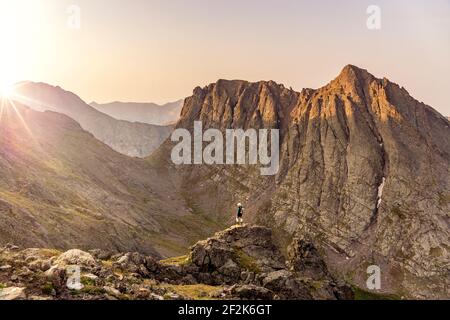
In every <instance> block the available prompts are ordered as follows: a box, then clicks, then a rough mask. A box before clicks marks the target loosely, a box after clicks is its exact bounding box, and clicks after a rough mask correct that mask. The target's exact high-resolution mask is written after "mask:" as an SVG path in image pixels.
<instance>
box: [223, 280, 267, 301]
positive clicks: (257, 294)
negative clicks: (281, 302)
mask: <svg viewBox="0 0 450 320" xmlns="http://www.w3.org/2000/svg"><path fill="white" fill-rule="evenodd" d="M229 293H230V294H231V296H232V297H233V298H238V299H245V300H271V299H273V293H272V292H271V291H270V290H268V289H266V288H263V287H259V286H256V285H252V284H246V285H238V286H233V287H232V288H231V289H230V291H229Z"/></svg>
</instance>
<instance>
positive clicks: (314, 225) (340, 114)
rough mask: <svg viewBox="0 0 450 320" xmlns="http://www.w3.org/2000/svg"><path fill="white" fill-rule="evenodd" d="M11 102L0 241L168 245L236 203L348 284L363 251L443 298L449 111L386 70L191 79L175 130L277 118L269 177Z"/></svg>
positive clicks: (388, 271)
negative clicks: (302, 80) (176, 161)
mask: <svg viewBox="0 0 450 320" xmlns="http://www.w3.org/2000/svg"><path fill="white" fill-rule="evenodd" d="M30 86H31V87H28V88H29V89H28V90H29V91H28V92H27V91H22V94H23V96H25V95H27V96H28V97H30V96H31V97H32V99H33V100H40V101H44V102H45V104H47V105H56V106H58V110H59V111H60V112H61V113H66V114H68V113H70V114H72V116H73V118H74V119H75V118H78V119H79V122H80V123H81V122H83V121H86V123H88V124H89V125H90V126H89V128H90V129H88V126H87V125H86V127H84V126H83V125H82V126H83V128H84V129H85V130H87V131H91V130H92V131H94V130H96V126H97V125H98V127H99V128H101V129H102V130H107V129H108V128H109V127H108V123H110V124H111V125H112V126H118V125H117V124H116V122H115V121H118V120H115V119H112V118H111V117H109V116H107V115H103V114H101V113H100V112H99V111H96V110H94V111H92V110H93V108H91V107H89V106H88V105H86V104H85V103H83V102H82V101H81V102H80V99H79V98H77V97H76V96H74V95H73V94H70V93H67V92H65V91H62V90H61V89H58V88H56V89H55V88H54V87H48V86H46V85H36V84H31V85H30ZM36 86H38V87H37V88H36ZM24 88H26V86H25V87H24ZM41 88H44V89H41ZM36 92H38V93H36ZM55 93H56V95H55ZM24 103H25V104H27V103H30V102H29V101H28V102H26V101H24ZM39 105H41V106H42V104H38V106H39ZM34 107H35V108H36V105H35V106H34ZM47 108H48V106H47V107H46V109H47ZM18 109H19V112H20V114H21V115H22V118H23V120H24V122H25V123H26V124H27V125H28V127H29V130H26V129H25V127H24V126H23V122H22V121H21V119H20V117H18V116H16V115H14V114H13V113H11V114H9V116H7V117H3V118H2V123H1V127H2V130H3V132H2V135H1V137H0V139H1V140H2V141H1V144H0V177H1V178H0V183H1V184H0V192H1V193H0V199H1V202H0V203H1V206H0V214H1V215H2V217H5V218H4V219H1V220H0V227H1V228H2V230H6V231H5V232H4V233H2V235H1V238H0V242H2V243H6V242H15V243H17V244H20V245H24V246H47V247H58V248H66V249H68V248H72V247H74V246H77V244H78V245H80V246H82V247H83V248H84V249H89V248H98V247H100V248H103V247H106V248H113V249H117V250H119V251H126V250H129V251H142V252H148V253H151V252H157V253H159V254H160V255H164V256H168V255H171V254H177V253H180V252H182V251H183V250H187V248H188V246H189V245H192V244H193V243H194V242H195V241H196V240H199V239H203V238H205V235H208V234H212V232H213V231H217V230H220V229H222V228H223V227H224V226H225V225H226V224H231V223H232V221H233V213H234V209H235V204H236V203H237V202H243V203H244V206H245V208H246V211H245V212H246V217H245V218H246V219H247V220H250V221H251V222H257V223H258V224H263V225H266V226H269V227H271V228H272V230H273V231H274V234H275V237H276V239H277V242H278V243H279V244H280V245H281V247H283V248H286V247H287V246H288V244H290V243H291V241H292V238H293V237H294V236H297V237H300V238H305V239H308V241H310V242H311V243H313V244H314V245H315V246H316V247H317V248H318V250H319V251H320V252H321V254H322V255H323V256H324V258H325V260H326V263H327V265H328V266H329V268H330V272H332V273H333V274H334V275H336V276H337V277H339V278H342V279H346V280H348V281H350V282H351V283H352V284H355V285H359V286H364V285H365V280H366V276H367V273H366V268H367V266H368V265H370V264H377V265H379V266H380V267H381V270H382V276H383V278H382V282H383V290H384V291H385V292H390V293H397V294H401V295H403V294H404V295H408V296H414V297H419V298H424V297H445V296H446V295H447V291H446V290H447V288H448V285H449V279H448V272H449V269H448V262H449V252H448V250H449V248H450V242H449V238H450V237H449V236H450V234H449V228H448V225H449V212H450V139H449V137H450V123H449V121H448V120H447V119H446V118H445V117H443V116H442V115H440V114H439V113H438V112H436V111H435V110H434V109H432V108H431V107H429V106H427V105H425V104H423V103H420V102H418V101H416V100H415V99H413V98H412V97H411V96H410V95H409V93H408V92H407V91H406V90H405V89H404V88H401V87H399V86H398V85H396V84H395V83H392V82H390V81H389V80H387V79H377V78H375V77H374V76H373V75H371V74H370V73H368V72H367V71H366V70H363V69H360V68H357V67H355V66H351V65H349V66H347V67H345V68H344V69H343V71H342V72H341V74H340V75H339V76H338V77H337V78H336V79H334V80H333V81H331V82H330V83H329V84H328V85H326V86H324V87H323V88H320V89H317V90H313V89H304V90H302V92H296V91H293V90H291V89H287V88H285V87H284V86H283V85H280V84H277V83H275V82H273V81H262V82H257V83H250V82H247V81H242V80H234V81H227V80H219V81H217V82H216V83H214V84H210V85H208V86H206V87H204V88H200V87H197V88H195V89H194V92H193V95H192V96H191V97H188V98H187V99H186V100H185V102H184V106H183V109H182V112H181V117H180V120H179V121H178V123H177V125H176V127H178V128H187V129H189V130H192V127H193V122H194V121H197V120H200V121H202V123H203V127H204V129H207V128H218V129H221V130H225V129H227V128H243V129H248V128H255V129H258V128H276V129H279V130H280V143H281V147H280V150H281V151H280V152H281V154H280V171H279V173H278V174H277V175H276V176H273V177H264V176H261V175H260V171H259V168H258V167H257V166H238V165H231V166H230V165H227V166H206V165H197V166H175V165H173V164H172V162H171V160H170V153H171V149H172V146H173V143H172V142H171V141H170V139H167V140H166V141H165V142H164V143H163V144H162V145H161V146H160V147H159V148H158V149H157V150H156V151H155V152H153V153H152V154H151V155H150V156H149V157H148V158H146V159H144V160H143V159H135V158H130V157H127V156H125V155H122V154H119V153H117V152H115V151H113V150H112V149H111V148H109V147H108V146H106V145H104V144H103V143H101V142H100V141H97V140H96V139H95V138H94V136H95V137H97V136H96V135H95V134H94V136H93V135H91V134H89V133H87V132H86V131H84V130H83V129H82V128H81V126H79V125H78V124H77V123H76V122H75V121H73V120H71V119H69V118H68V117H66V116H62V115H60V114H57V113H54V112H45V113H41V112H37V111H34V110H30V109H28V108H26V107H23V106H18ZM75 110H77V112H75ZM80 110H82V111H80ZM85 110H89V111H88V112H86V114H88V115H89V117H88V116H84V115H83V116H81V115H82V114H84V112H85ZM53 111H57V110H53ZM78 111H80V112H78ZM10 112H12V111H11V110H10ZM98 114H101V116H99V115H98ZM92 115H95V116H96V117H97V116H98V117H100V119H103V118H104V117H107V118H106V119H108V121H109V122H106V120H98V121H97V120H93V121H91V119H93V118H94V119H97V118H95V117H94V116H92ZM91 116H92V118H90V117H91ZM86 118H88V119H87V120H86ZM110 118H111V119H112V120H111V119H110ZM75 120H77V119H75ZM128 125H130V122H127V126H128ZM143 125H147V124H143ZM130 130H131V129H130ZM30 132H31V134H30ZM123 132H126V131H116V132H115V133H114V136H115V137H117V139H119V138H120V137H122V135H123V134H124V133H123ZM135 132H136V131H133V133H135ZM169 134H170V130H169V129H168V133H167V136H168V135H169ZM30 137H33V139H30ZM143 137H144V138H147V134H143ZM97 138H98V137H97ZM98 139H100V138H98ZM133 139H134V138H133V137H132V136H131V135H129V136H126V139H124V140H122V143H123V146H124V148H127V142H128V141H130V143H132V142H133ZM100 140H101V139H100ZM144 140H145V139H144ZM102 141H107V139H106V138H105V137H104V136H103V140H102ZM110 143H111V142H110ZM111 144H112V143H111Z"/></svg>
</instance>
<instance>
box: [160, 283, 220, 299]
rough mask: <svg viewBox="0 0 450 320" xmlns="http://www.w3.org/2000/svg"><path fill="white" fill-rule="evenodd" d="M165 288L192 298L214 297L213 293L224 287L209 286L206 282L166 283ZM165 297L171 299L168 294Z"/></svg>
mask: <svg viewBox="0 0 450 320" xmlns="http://www.w3.org/2000/svg"><path fill="white" fill-rule="evenodd" d="M163 288H165V289H168V290H170V291H173V292H174V293H176V294H178V295H181V296H183V297H186V298H189V299H192V300H209V299H212V295H213V294H214V293H216V292H218V291H219V290H221V289H222V287H215V286H208V285H205V284H193V285H164V286H163ZM164 298H165V299H166V298H167V299H170V298H169V297H168V295H165V296H164Z"/></svg>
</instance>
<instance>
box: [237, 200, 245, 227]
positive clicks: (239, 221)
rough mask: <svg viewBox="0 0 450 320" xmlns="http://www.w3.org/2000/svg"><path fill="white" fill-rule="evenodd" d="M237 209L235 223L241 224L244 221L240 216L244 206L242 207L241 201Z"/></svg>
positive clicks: (242, 213)
mask: <svg viewBox="0 0 450 320" xmlns="http://www.w3.org/2000/svg"><path fill="white" fill-rule="evenodd" d="M237 206H238V209H237V214H236V223H237V224H239V225H240V224H242V223H243V222H244V220H243V219H242V216H243V215H244V208H243V207H242V204H241V203H238V205H237Z"/></svg>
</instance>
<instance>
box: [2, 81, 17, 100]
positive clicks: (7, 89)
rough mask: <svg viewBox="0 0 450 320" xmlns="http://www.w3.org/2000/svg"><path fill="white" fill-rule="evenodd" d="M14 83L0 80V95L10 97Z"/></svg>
mask: <svg viewBox="0 0 450 320" xmlns="http://www.w3.org/2000/svg"><path fill="white" fill-rule="evenodd" d="M14 89H15V88H14V84H12V83H9V82H6V81H5V82H0V96H1V97H3V98H11V97H12V96H13V94H14Z"/></svg>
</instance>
